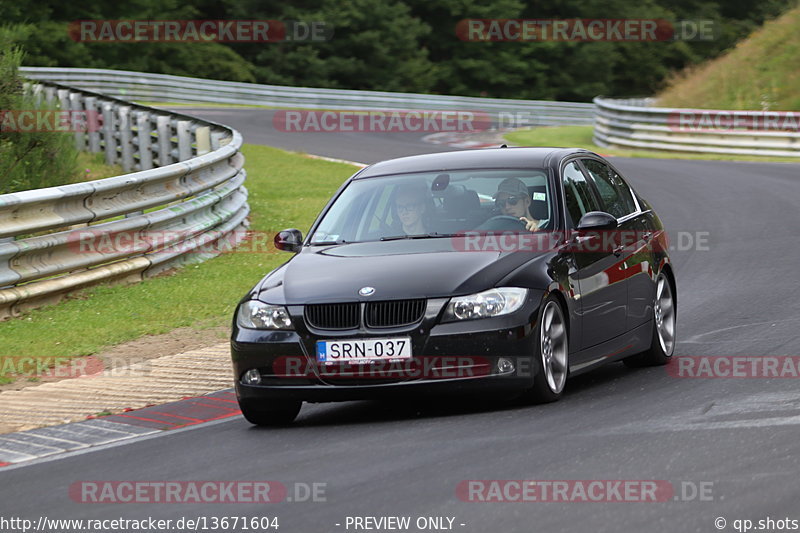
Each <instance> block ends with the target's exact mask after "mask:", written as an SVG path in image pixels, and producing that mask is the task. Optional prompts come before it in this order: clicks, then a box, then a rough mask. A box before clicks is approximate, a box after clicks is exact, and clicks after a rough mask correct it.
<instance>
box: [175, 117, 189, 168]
mask: <svg viewBox="0 0 800 533" xmlns="http://www.w3.org/2000/svg"><path fill="white" fill-rule="evenodd" d="M191 125H192V122H191V121H189V120H179V121H178V161H186V160H187V159H191V158H192V132H191V131H189V128H190V127H191Z"/></svg>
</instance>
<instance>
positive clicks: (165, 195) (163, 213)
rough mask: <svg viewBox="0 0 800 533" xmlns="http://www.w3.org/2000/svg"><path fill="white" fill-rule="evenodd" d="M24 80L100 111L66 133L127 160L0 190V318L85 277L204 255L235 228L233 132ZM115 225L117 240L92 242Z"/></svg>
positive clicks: (238, 235)
mask: <svg viewBox="0 0 800 533" xmlns="http://www.w3.org/2000/svg"><path fill="white" fill-rule="evenodd" d="M26 90H27V91H28V93H29V94H30V95H31V96H32V97H33V98H34V99H35V101H36V102H37V104H38V105H44V104H45V103H47V104H48V105H49V106H55V107H58V108H59V109H61V110H70V111H79V112H80V111H89V112H92V113H98V114H101V115H102V117H103V121H102V127H101V128H99V129H98V131H90V132H76V133H75V134H74V135H75V142H76V145H77V147H78V148H79V149H84V150H85V149H88V150H89V151H92V152H104V153H105V158H106V161H107V162H108V163H109V164H121V165H122V167H123V168H124V169H125V170H126V171H133V172H132V173H130V174H125V175H121V176H115V177H112V178H107V179H101V180H95V181H89V182H84V183H76V184H72V185H64V186H60V187H49V188H45V189H37V190H30V191H23V192H18V193H13V194H2V195H0V319H3V318H7V317H9V316H14V315H17V314H19V313H20V312H21V311H22V310H25V309H30V308H33V307H37V306H39V305H42V304H45V303H50V302H53V301H57V300H58V299H59V298H61V297H62V296H63V295H64V294H67V293H69V292H70V291H73V290H76V289H79V288H83V287H85V286H88V285H92V284H96V283H101V282H107V281H120V280H124V281H139V280H142V279H143V278H146V277H150V276H153V275H156V274H158V273H160V272H163V271H164V270H166V269H169V268H173V267H176V266H179V265H181V264H184V263H189V262H196V261H201V260H205V259H207V258H209V257H211V256H213V255H217V253H219V250H220V249H225V246H232V245H235V244H236V243H238V242H239V241H240V240H241V239H242V238H243V236H244V232H243V231H240V230H242V229H244V228H246V227H247V220H246V217H247V215H248V213H249V209H250V208H249V206H248V204H247V189H246V188H245V187H244V181H245V176H246V174H245V170H244V168H243V163H244V157H243V156H242V154H241V153H240V152H239V149H240V147H241V145H242V137H241V135H240V134H239V132H237V131H236V130H234V129H231V128H229V127H227V126H223V125H221V124H216V123H213V122H208V121H205V120H201V119H198V118H195V117H191V116H187V115H182V114H179V113H171V112H167V111H163V110H158V109H154V108H150V107H145V106H141V105H136V104H132V103H130V102H127V101H124V100H119V99H116V98H112V97H108V96H105V95H102V94H97V93H94V92H89V91H86V90H80V89H76V88H73V87H67V86H63V85H59V84H54V83H47V82H40V83H34V84H26ZM93 236H95V237H96V238H95V239H92V237H93ZM120 236H124V242H125V243H127V244H126V245H125V246H113V245H112V246H97V245H91V243H92V241H94V242H97V241H98V240H102V238H106V239H107V240H106V242H108V243H114V242H121V239H119V237H120ZM87 238H88V241H87ZM115 239H116V241H115ZM87 242H88V243H89V244H90V245H87V246H84V244H87Z"/></svg>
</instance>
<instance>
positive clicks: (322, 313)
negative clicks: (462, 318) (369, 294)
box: [305, 299, 426, 329]
mask: <svg viewBox="0 0 800 533" xmlns="http://www.w3.org/2000/svg"><path fill="white" fill-rule="evenodd" d="M359 305H360V304H358V303H355V302H351V303H336V304H311V305H307V306H305V317H306V322H307V323H308V325H309V326H311V327H314V328H317V329H356V328H358V326H359V325H360V323H361V320H360V317H359V312H360V308H359ZM425 307H426V301H425V300H424V299H423V300H391V301H387V302H369V303H367V305H366V309H365V311H364V321H365V323H366V326H367V327H369V328H396V327H401V326H409V325H411V324H414V323H416V322H419V321H420V320H422V317H423V316H424V315H425Z"/></svg>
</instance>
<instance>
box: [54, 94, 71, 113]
mask: <svg viewBox="0 0 800 533" xmlns="http://www.w3.org/2000/svg"><path fill="white" fill-rule="evenodd" d="M56 94H57V95H58V105H59V109H61V110H62V111H69V91H68V90H66V89H59V90H58V91H56Z"/></svg>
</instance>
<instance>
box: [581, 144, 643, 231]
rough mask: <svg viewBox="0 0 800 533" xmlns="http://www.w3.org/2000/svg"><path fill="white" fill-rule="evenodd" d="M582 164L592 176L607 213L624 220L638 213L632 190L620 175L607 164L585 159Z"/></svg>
mask: <svg viewBox="0 0 800 533" xmlns="http://www.w3.org/2000/svg"><path fill="white" fill-rule="evenodd" d="M582 162H583V165H584V166H585V167H586V170H588V171H589V174H590V175H591V176H592V180H593V181H594V184H595V186H596V187H597V192H599V193H600V198H601V199H602V200H603V204H604V205H605V209H606V211H607V212H609V213H610V214H612V215H614V216H615V217H617V218H622V217H624V216H627V215H630V214H631V213H634V212H635V211H636V204H635V203H634V201H633V195H632V194H631V189H630V187H628V184H626V183H625V181H624V180H623V179H622V177H621V176H620V175H619V174H617V173H616V172H614V170H613V169H612V168H611V167H609V166H608V165H606V164H605V163H601V162H600V161H596V160H594V159H583V160H582Z"/></svg>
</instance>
